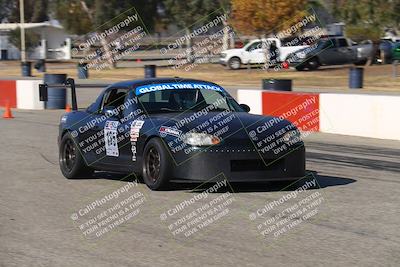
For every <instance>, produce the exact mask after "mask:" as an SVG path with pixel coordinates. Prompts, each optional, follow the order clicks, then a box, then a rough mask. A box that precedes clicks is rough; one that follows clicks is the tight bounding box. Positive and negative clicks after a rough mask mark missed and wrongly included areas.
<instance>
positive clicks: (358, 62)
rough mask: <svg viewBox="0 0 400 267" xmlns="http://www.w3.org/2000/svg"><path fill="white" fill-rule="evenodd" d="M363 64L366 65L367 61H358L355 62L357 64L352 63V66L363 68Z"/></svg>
mask: <svg viewBox="0 0 400 267" xmlns="http://www.w3.org/2000/svg"><path fill="white" fill-rule="evenodd" d="M365 64H367V60H366V59H364V60H360V61H357V62H355V63H354V65H356V66H364V65H365Z"/></svg>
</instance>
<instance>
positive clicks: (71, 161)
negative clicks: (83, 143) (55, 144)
mask: <svg viewBox="0 0 400 267" xmlns="http://www.w3.org/2000/svg"><path fill="white" fill-rule="evenodd" d="M61 160H62V164H63V165H64V167H65V168H66V169H67V170H68V171H69V172H70V171H71V170H72V168H73V167H74V165H75V161H76V149H75V145H74V143H73V141H72V140H71V139H68V140H67V141H65V144H64V149H63V153H62V158H61Z"/></svg>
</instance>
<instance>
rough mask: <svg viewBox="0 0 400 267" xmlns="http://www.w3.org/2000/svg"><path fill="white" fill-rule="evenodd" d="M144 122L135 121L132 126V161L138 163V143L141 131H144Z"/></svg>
mask: <svg viewBox="0 0 400 267" xmlns="http://www.w3.org/2000/svg"><path fill="white" fill-rule="evenodd" d="M143 125H144V121H142V120H134V121H133V122H132V124H131V131H130V140H131V151H132V161H136V142H137V139H138V137H139V135H140V129H142V127H143Z"/></svg>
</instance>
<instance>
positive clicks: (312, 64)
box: [307, 57, 320, 70]
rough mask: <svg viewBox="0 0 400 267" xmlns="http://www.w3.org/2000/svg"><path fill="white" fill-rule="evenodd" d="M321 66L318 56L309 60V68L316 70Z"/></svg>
mask: <svg viewBox="0 0 400 267" xmlns="http://www.w3.org/2000/svg"><path fill="white" fill-rule="evenodd" d="M319 66H320V64H319V61H318V59H317V58H315V57H313V58H311V59H310V60H309V61H307V68H308V69H309V70H316V69H318V68H319Z"/></svg>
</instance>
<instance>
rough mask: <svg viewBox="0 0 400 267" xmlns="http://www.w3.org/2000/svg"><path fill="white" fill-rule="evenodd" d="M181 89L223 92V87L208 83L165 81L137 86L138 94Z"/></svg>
mask: <svg viewBox="0 0 400 267" xmlns="http://www.w3.org/2000/svg"><path fill="white" fill-rule="evenodd" d="M179 89H207V90H213V91H218V92H223V91H224V89H222V87H220V86H217V85H212V84H207V83H163V84H147V85H142V86H138V87H137V88H136V91H135V92H136V95H141V94H145V93H149V92H156V91H163V90H179Z"/></svg>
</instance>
